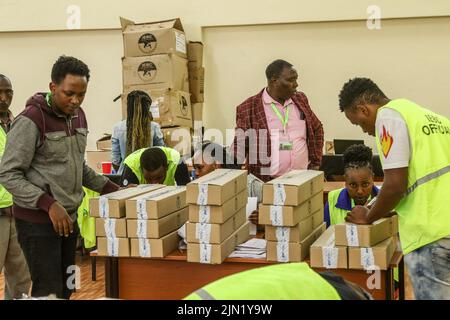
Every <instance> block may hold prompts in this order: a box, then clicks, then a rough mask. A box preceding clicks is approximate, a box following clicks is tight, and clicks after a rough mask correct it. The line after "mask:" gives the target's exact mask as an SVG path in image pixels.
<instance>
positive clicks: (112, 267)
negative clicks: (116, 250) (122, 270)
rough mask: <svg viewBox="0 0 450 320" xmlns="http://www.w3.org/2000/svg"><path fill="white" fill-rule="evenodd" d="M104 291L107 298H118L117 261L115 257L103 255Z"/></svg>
mask: <svg viewBox="0 0 450 320" xmlns="http://www.w3.org/2000/svg"><path fill="white" fill-rule="evenodd" d="M105 293H106V296H107V297H108V298H116V299H118V298H119V263H118V259H117V258H113V257H105Z"/></svg>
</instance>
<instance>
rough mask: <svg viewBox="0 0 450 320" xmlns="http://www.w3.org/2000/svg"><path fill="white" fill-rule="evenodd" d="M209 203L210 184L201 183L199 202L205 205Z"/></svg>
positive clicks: (199, 186)
mask: <svg viewBox="0 0 450 320" xmlns="http://www.w3.org/2000/svg"><path fill="white" fill-rule="evenodd" d="M207 203H208V185H207V184H204V183H199V184H198V198H197V204H199V205H202V206H204V205H206V204H207Z"/></svg>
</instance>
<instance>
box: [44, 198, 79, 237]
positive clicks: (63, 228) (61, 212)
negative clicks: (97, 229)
mask: <svg viewBox="0 0 450 320" xmlns="http://www.w3.org/2000/svg"><path fill="white" fill-rule="evenodd" d="M48 215H49V217H50V220H51V221H52V223H53V229H54V230H55V232H56V233H57V234H59V235H60V236H61V237H62V236H63V235H64V236H65V237H68V236H69V234H70V233H72V232H73V221H72V219H71V218H70V216H69V214H68V213H67V211H66V209H64V208H63V206H61V205H60V204H59V203H58V202H56V201H55V202H53V204H52V205H51V206H50V209H49V210H48Z"/></svg>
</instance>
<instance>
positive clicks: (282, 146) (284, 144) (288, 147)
mask: <svg viewBox="0 0 450 320" xmlns="http://www.w3.org/2000/svg"><path fill="white" fill-rule="evenodd" d="M292 147H293V144H292V141H285V142H280V150H292Z"/></svg>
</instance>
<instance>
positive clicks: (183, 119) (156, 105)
mask: <svg viewBox="0 0 450 320" xmlns="http://www.w3.org/2000/svg"><path fill="white" fill-rule="evenodd" d="M134 90H141V91H144V92H146V93H147V94H148V95H149V96H150V97H151V99H152V104H151V106H150V112H151V114H152V117H153V121H155V122H157V123H159V124H160V125H161V127H171V126H182V127H183V126H184V127H188V128H190V127H192V107H191V100H190V97H189V95H190V94H189V93H188V92H185V91H179V90H173V89H170V88H168V87H154V86H152V85H134V86H124V97H127V96H128V94H129V93H130V92H132V91H134ZM126 110H127V103H126V98H125V99H123V100H122V114H125V115H126Z"/></svg>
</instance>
